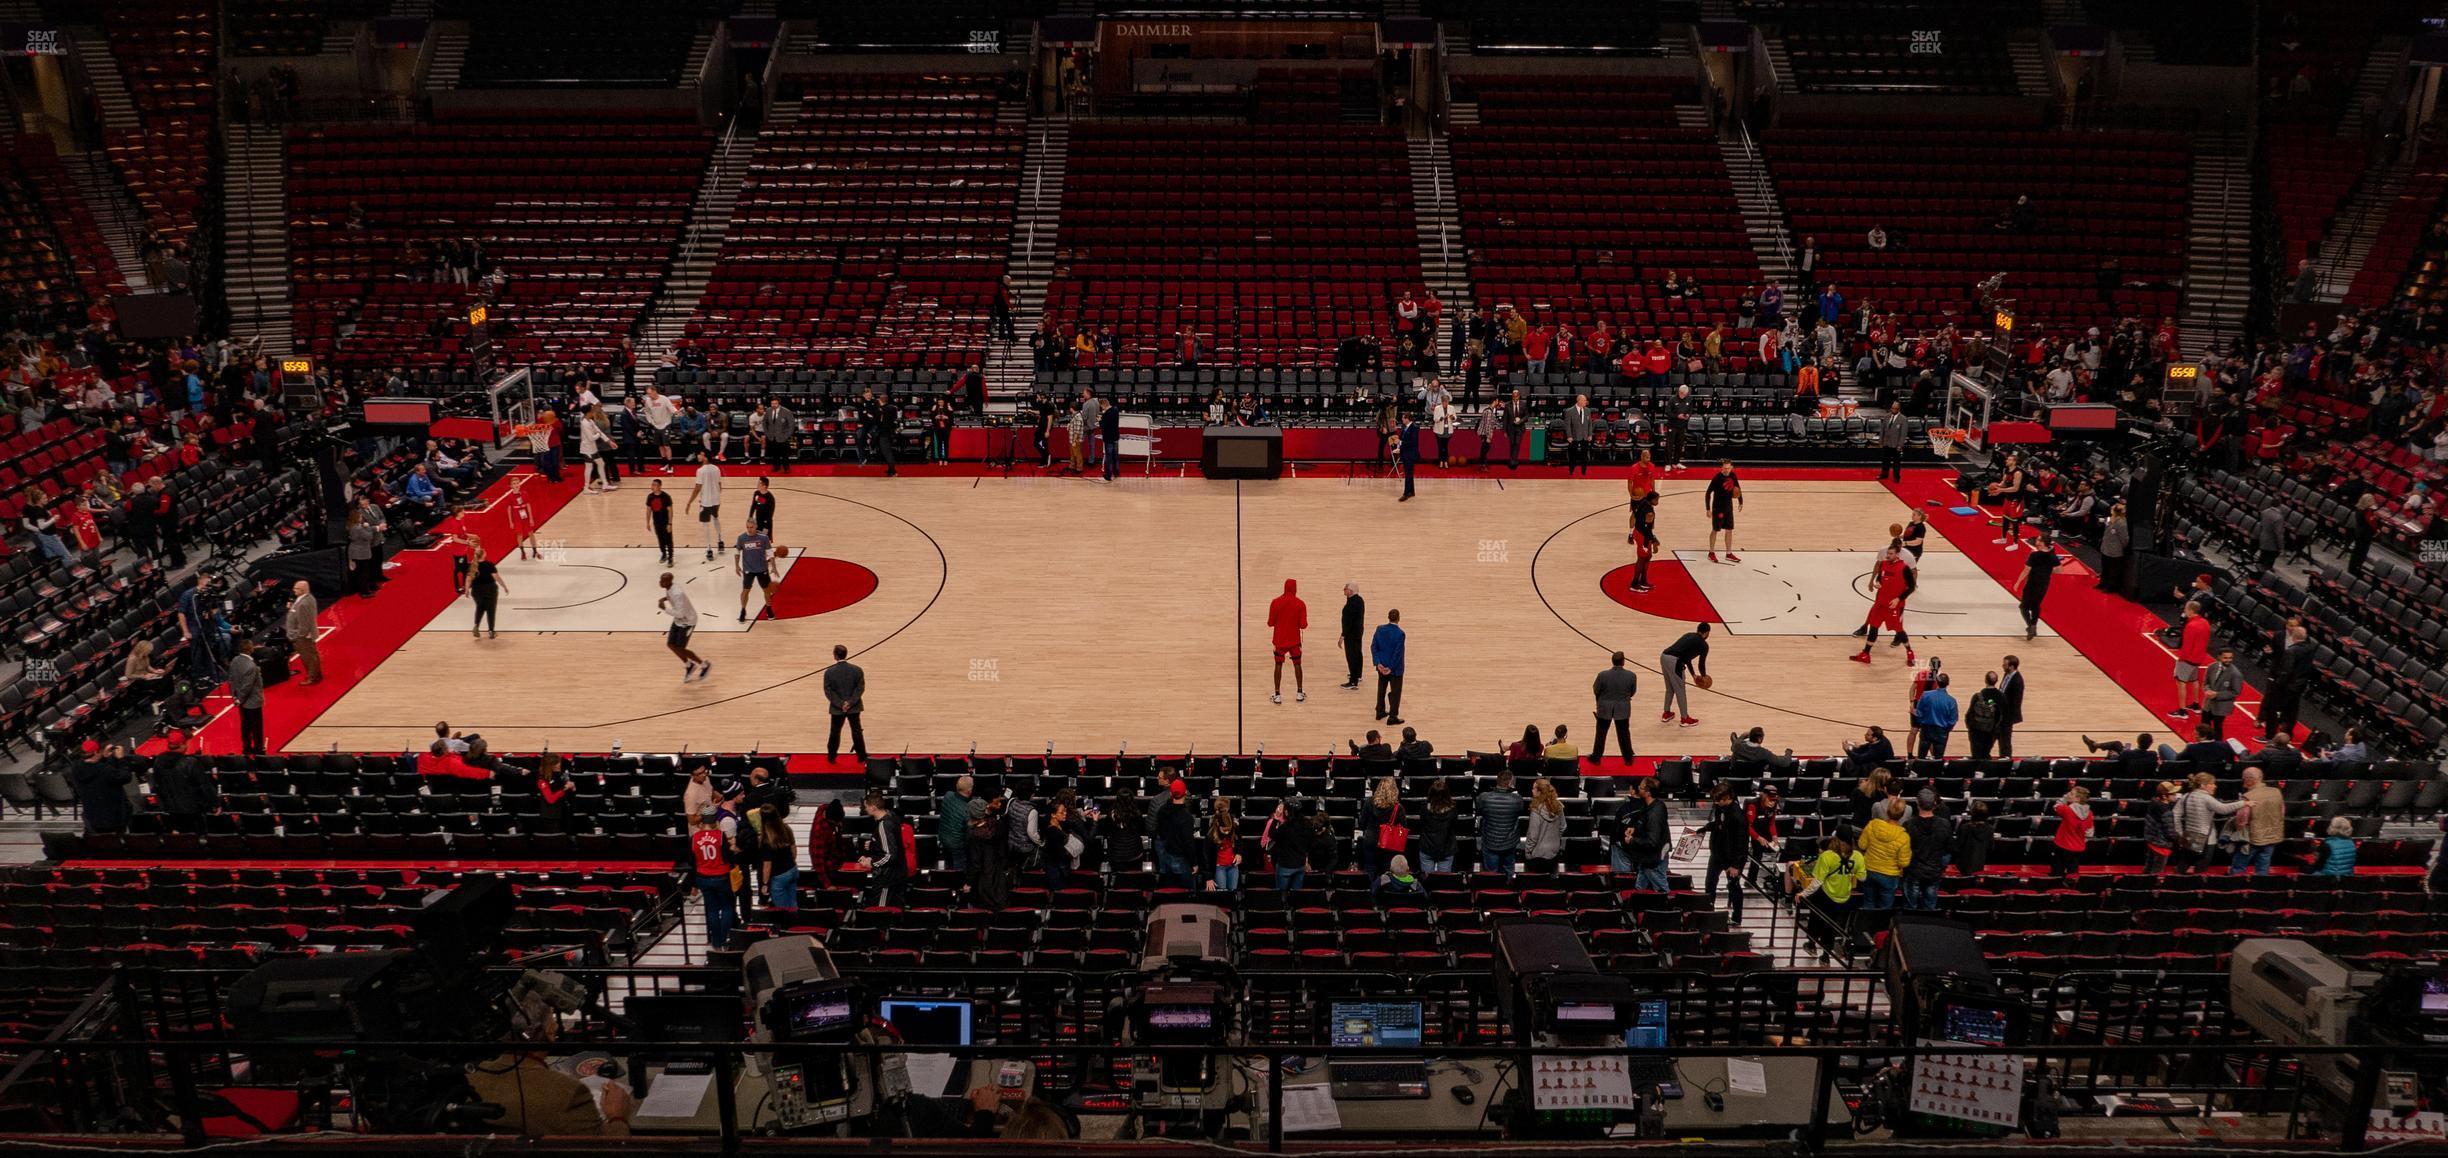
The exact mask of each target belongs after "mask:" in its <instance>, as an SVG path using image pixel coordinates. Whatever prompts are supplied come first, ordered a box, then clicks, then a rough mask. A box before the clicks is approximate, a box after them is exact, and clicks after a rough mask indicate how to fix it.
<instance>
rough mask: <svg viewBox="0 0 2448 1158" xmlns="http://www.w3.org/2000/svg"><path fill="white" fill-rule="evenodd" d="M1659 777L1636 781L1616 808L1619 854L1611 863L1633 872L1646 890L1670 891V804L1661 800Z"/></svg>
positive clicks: (1635, 884) (1635, 881)
mask: <svg viewBox="0 0 2448 1158" xmlns="http://www.w3.org/2000/svg"><path fill="white" fill-rule="evenodd" d="M1654 780H1655V777H1647V776H1644V777H1642V778H1640V779H1639V780H1635V781H1633V782H1632V795H1631V796H1629V797H1626V798H1625V800H1624V802H1623V803H1622V804H1621V805H1619V806H1617V808H1616V809H1615V832H1614V834H1613V835H1614V836H1615V839H1616V844H1615V854H1614V856H1613V858H1612V862H1613V863H1612V864H1611V865H1610V867H1611V868H1613V869H1614V870H1615V871H1616V872H1619V873H1630V874H1632V879H1633V884H1632V887H1633V888H1636V889H1640V890H1643V891H1646V892H1660V893H1662V892H1665V891H1667V887H1668V886H1667V881H1666V852H1667V848H1668V846H1669V845H1670V844H1671V843H1672V842H1671V841H1670V840H1669V839H1668V833H1667V824H1666V806H1665V805H1664V804H1662V803H1660V802H1659V801H1658V798H1657V785H1656V784H1655V783H1654Z"/></svg>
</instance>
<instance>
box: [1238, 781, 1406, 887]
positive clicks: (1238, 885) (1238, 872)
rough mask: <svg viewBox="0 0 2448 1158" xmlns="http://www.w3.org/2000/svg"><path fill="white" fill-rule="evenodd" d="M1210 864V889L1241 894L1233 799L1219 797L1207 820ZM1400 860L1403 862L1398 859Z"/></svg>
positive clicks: (1239, 822) (1239, 837) (1239, 847)
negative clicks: (1211, 865) (1213, 867)
mask: <svg viewBox="0 0 2448 1158" xmlns="http://www.w3.org/2000/svg"><path fill="white" fill-rule="evenodd" d="M1207 851H1208V857H1207V859H1208V861H1209V862H1210V863H1212V864H1213V865H1214V866H1215V875H1214V876H1213V877H1211V878H1209V880H1208V882H1207V887H1208V888H1210V889H1213V890H1215V891H1216V892H1219V893H1237V892H1240V891H1241V812H1240V807H1239V805H1238V804H1237V803H1236V802H1235V801H1234V800H1233V799H1232V798H1231V797H1229V796H1218V797H1216V799H1215V806H1214V808H1212V809H1211V810H1210V811H1209V813H1208V816H1207ZM1398 859H1399V858H1398Z"/></svg>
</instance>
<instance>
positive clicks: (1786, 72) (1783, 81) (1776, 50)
mask: <svg viewBox="0 0 2448 1158" xmlns="http://www.w3.org/2000/svg"><path fill="white" fill-rule="evenodd" d="M1760 43H1761V44H1764V45H1766V46H1767V48H1768V67H1769V69H1770V70H1771V71H1770V75H1771V76H1773V77H1775V78H1776V86H1777V91H1778V92H1799V91H1801V90H1800V88H1799V87H1798V86H1796V85H1795V83H1794V68H1793V54H1792V53H1790V52H1787V51H1785V38H1784V37H1783V36H1781V35H1779V34H1777V33H1774V32H1768V31H1762V32H1761V33H1760Z"/></svg>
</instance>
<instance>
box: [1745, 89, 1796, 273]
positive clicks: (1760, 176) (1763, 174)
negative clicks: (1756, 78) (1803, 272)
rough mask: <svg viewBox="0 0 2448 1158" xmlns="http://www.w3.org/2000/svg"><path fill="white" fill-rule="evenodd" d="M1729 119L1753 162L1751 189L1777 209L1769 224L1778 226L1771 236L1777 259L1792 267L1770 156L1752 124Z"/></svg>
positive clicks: (1789, 244)
mask: <svg viewBox="0 0 2448 1158" xmlns="http://www.w3.org/2000/svg"><path fill="white" fill-rule="evenodd" d="M1729 119H1731V120H1733V122H1734V131H1735V133H1736V134H1737V137H1736V139H1737V140H1740V141H1741V142H1742V150H1743V156H1744V157H1745V158H1748V159H1749V161H1750V163H1751V191H1752V192H1753V193H1754V194H1757V195H1758V197H1759V198H1760V200H1761V202H1762V203H1764V204H1766V205H1768V206H1771V207H1773V208H1775V209H1776V217H1775V219H1774V220H1772V221H1771V222H1770V223H1769V224H1771V225H1774V226H1775V227H1776V230H1775V232H1774V233H1772V234H1771V235H1770V236H1772V237H1773V238H1775V240H1776V251H1777V259H1778V260H1779V261H1782V262H1784V263H1785V268H1787V269H1792V268H1793V242H1792V239H1791V238H1789V237H1787V236H1786V234H1785V213H1784V208H1783V206H1784V203H1783V202H1781V201H1779V200H1777V195H1776V184H1775V182H1773V181H1771V180H1770V179H1769V176H1768V158H1767V157H1766V156H1764V155H1763V154H1761V152H1760V147H1759V142H1758V141H1756V140H1754V139H1752V136H1751V126H1750V125H1749V124H1748V123H1746V122H1744V121H1743V119H1742V118H1740V117H1734V118H1729Z"/></svg>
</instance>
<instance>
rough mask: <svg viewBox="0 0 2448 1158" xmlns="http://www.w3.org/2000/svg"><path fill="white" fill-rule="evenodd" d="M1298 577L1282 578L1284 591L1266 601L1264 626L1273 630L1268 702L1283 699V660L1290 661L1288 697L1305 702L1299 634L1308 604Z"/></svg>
mask: <svg viewBox="0 0 2448 1158" xmlns="http://www.w3.org/2000/svg"><path fill="white" fill-rule="evenodd" d="M1299 592H1300V580H1298V579H1286V580H1284V592H1283V594H1281V595H1278V596H1276V597H1275V601H1274V602H1272V603H1269V604H1267V626H1268V627H1272V628H1274V629H1275V694H1274V696H1273V697H1271V699H1272V702H1274V703H1278V704H1280V703H1282V702H1283V665H1284V660H1286V659H1290V660H1291V661H1292V699H1293V701H1294V702H1296V703H1307V702H1309V689H1308V687H1307V685H1306V684H1305V683H1304V682H1303V679H1302V676H1301V648H1300V639H1301V637H1300V633H1301V632H1302V631H1304V630H1306V629H1307V628H1308V626H1309V605H1308V604H1306V603H1303V602H1301V597H1300V594H1299Z"/></svg>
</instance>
